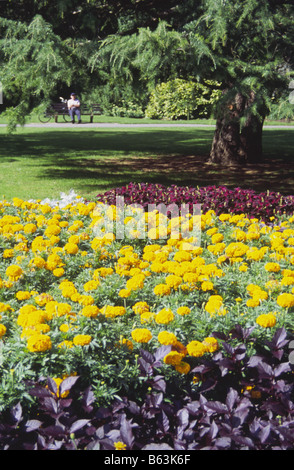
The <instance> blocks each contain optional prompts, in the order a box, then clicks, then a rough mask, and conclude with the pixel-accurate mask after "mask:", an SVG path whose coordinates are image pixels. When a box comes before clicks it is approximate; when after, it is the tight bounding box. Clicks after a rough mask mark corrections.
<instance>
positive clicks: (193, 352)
mask: <svg viewBox="0 0 294 470" xmlns="http://www.w3.org/2000/svg"><path fill="white" fill-rule="evenodd" d="M187 352H188V354H189V356H193V357H201V356H203V355H204V354H205V353H206V346H205V345H204V344H203V343H201V342H200V341H196V340H195V341H191V342H190V343H189V344H187Z"/></svg>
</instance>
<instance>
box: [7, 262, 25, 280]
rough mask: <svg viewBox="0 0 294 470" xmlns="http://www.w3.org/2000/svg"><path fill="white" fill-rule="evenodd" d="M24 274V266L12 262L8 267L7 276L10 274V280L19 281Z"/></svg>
mask: <svg viewBox="0 0 294 470" xmlns="http://www.w3.org/2000/svg"><path fill="white" fill-rule="evenodd" d="M22 274H23V270H22V268H21V267H20V266H18V265H16V264H11V265H10V266H8V268H7V269H6V276H8V278H9V280H10V281H12V282H14V281H17V280H18V279H19V278H20V276H21V275H22Z"/></svg>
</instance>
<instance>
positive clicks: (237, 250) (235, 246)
mask: <svg viewBox="0 0 294 470" xmlns="http://www.w3.org/2000/svg"><path fill="white" fill-rule="evenodd" d="M248 250H249V247H248V246H247V245H245V244H244V243H242V242H236V243H230V244H229V245H228V246H227V248H226V250H225V253H226V255H227V256H228V257H229V258H236V257H240V256H243V255H245V253H246V252H247V251H248Z"/></svg>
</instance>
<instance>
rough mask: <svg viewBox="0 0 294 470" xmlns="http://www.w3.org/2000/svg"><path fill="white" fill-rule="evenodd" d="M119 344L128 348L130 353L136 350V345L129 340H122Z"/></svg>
mask: <svg viewBox="0 0 294 470" xmlns="http://www.w3.org/2000/svg"><path fill="white" fill-rule="evenodd" d="M119 344H121V345H122V346H126V347H127V348H128V349H129V350H130V351H132V350H133V349H134V345H133V343H132V341H130V340H129V339H126V338H121V339H120V340H119Z"/></svg>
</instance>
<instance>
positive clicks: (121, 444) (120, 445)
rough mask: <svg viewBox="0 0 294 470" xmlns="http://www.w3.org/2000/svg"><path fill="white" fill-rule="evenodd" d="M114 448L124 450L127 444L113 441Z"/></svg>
mask: <svg viewBox="0 0 294 470" xmlns="http://www.w3.org/2000/svg"><path fill="white" fill-rule="evenodd" d="M113 445H114V448H115V450H126V448H127V445H126V444H124V442H121V441H117V442H114V443H113Z"/></svg>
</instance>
